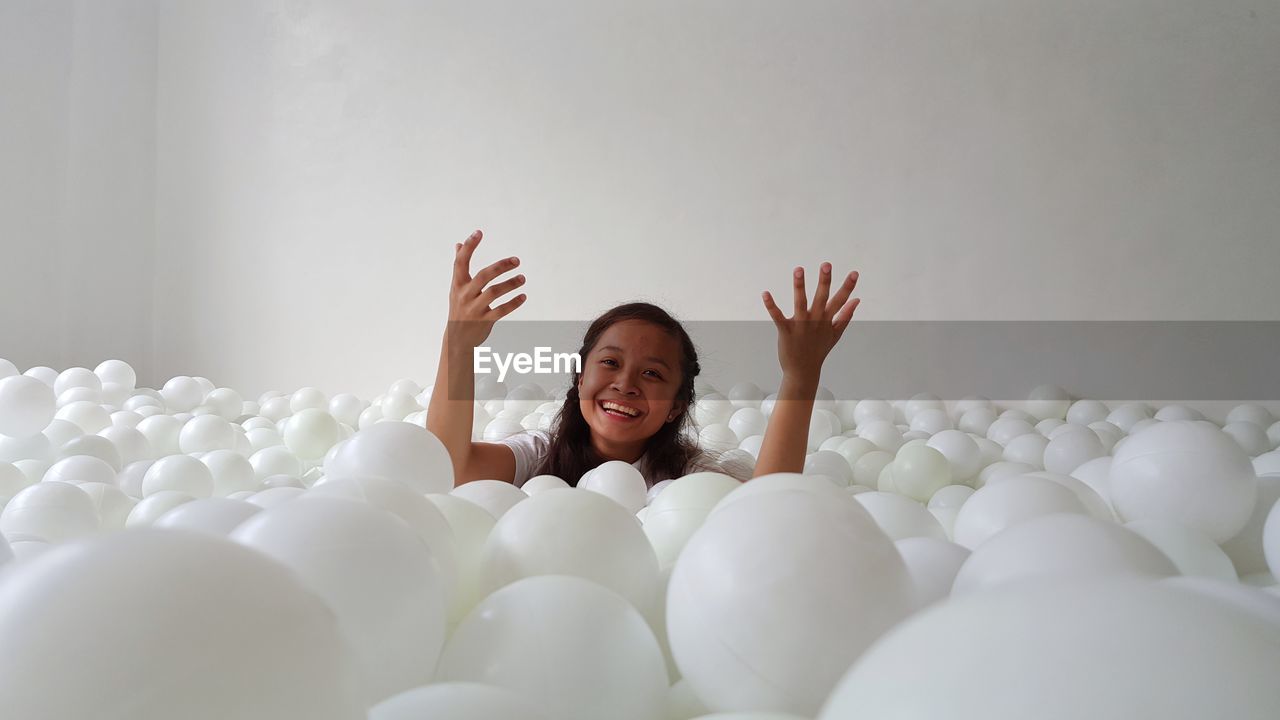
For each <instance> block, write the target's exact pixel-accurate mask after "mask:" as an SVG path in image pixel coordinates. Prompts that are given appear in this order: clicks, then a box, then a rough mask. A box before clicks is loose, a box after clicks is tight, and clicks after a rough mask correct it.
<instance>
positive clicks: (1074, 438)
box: [1042, 426, 1106, 475]
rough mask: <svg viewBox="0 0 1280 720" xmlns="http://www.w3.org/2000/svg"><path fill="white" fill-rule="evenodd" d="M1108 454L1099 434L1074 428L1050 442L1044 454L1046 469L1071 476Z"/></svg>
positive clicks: (1085, 429)
mask: <svg viewBox="0 0 1280 720" xmlns="http://www.w3.org/2000/svg"><path fill="white" fill-rule="evenodd" d="M1105 454H1106V449H1105V448H1104V447H1103V446H1102V441H1101V440H1100V439H1098V435H1097V433H1095V432H1094V431H1092V430H1090V429H1089V428H1087V427H1080V426H1072V429H1070V430H1068V431H1065V432H1062V433H1059V434H1057V435H1055V436H1054V437H1053V439H1051V440H1049V442H1048V443H1047V444H1046V445H1045V447H1044V450H1043V452H1042V457H1043V460H1044V469H1045V470H1048V471H1049V472H1053V473H1060V474H1063V475H1070V474H1071V471H1073V470H1075V469H1076V468H1078V467H1080V466H1081V465H1083V464H1084V463H1086V462H1088V461H1090V460H1093V459H1095V458H1100V457H1102V456H1103V455H1105Z"/></svg>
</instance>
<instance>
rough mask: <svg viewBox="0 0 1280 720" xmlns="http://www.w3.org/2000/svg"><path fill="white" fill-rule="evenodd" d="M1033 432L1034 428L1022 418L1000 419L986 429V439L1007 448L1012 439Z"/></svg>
mask: <svg viewBox="0 0 1280 720" xmlns="http://www.w3.org/2000/svg"><path fill="white" fill-rule="evenodd" d="M1035 431H1036V429H1035V427H1034V426H1033V425H1032V424H1031V423H1029V422H1027V421H1026V420H1023V419H1022V418H1018V417H1001V418H997V419H996V421H995V422H993V423H991V426H990V427H988V428H987V439H988V440H992V441H994V442H996V443H998V444H999V445H1000V446H1001V447H1007V446H1008V445H1009V443H1010V442H1012V441H1013V439H1014V438H1016V437H1019V436H1022V435H1029V434H1031V433H1034V432H1035Z"/></svg>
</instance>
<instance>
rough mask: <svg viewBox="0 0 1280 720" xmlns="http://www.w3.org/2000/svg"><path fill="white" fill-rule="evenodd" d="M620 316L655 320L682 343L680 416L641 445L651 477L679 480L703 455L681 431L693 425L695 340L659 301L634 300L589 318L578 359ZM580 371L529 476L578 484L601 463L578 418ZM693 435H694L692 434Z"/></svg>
mask: <svg viewBox="0 0 1280 720" xmlns="http://www.w3.org/2000/svg"><path fill="white" fill-rule="evenodd" d="M623 320H644V321H645V322H649V323H653V324H654V325H657V326H659V327H661V328H662V329H664V330H666V331H667V332H668V333H670V334H671V335H672V336H673V337H675V338H677V339H678V340H679V341H680V348H681V351H682V352H681V359H680V370H681V372H680V389H679V390H678V391H677V392H676V398H675V399H676V403H677V404H679V405H683V410H681V411H680V415H679V416H678V417H677V418H675V419H674V420H672V421H671V422H668V423H663V425H662V429H660V430H658V432H656V433H654V435H653V437H650V438H649V440H648V442H647V443H645V453H646V454H647V455H648V460H647V463H648V465H647V467H646V469H647V470H649V471H650V472H651V473H652V474H653V475H654V477H656V478H659V479H664V478H677V477H681V476H683V475H684V474H685V469H686V468H687V467H688V466H689V463H690V461H691V460H692V459H693V458H694V457H696V456H697V455H698V454H699V453H701V452H702V451H701V449H700V448H699V447H698V444H697V443H696V442H695V441H693V440H691V439H690V438H689V437H687V436H686V434H685V428H686V427H692V421H691V419H690V414H689V413H690V411H691V410H692V409H693V403H694V397H693V394H694V393H693V379H694V378H695V377H697V376H698V373H699V372H701V371H702V368H701V367H700V366H699V365H698V351H697V350H696V349H694V347H693V340H691V339H690V338H689V333H687V332H685V329H684V326H682V325H681V324H680V322H679V321H678V320H676V319H675V318H673V317H672V316H671V314H670V313H668V312H667V311H666V310H663V309H662V308H660V307H658V306H657V305H652V304H650V303H646V302H634V303H626V304H623V305H618V306H617V307H615V308H613V309H611V310H609V311H608V312H606V313H604V314H603V315H601V316H600V317H598V318H596V319H595V320H593V321H592V323H591V326H590V327H588V328H587V333H586V335H584V336H583V338H582V347H581V348H579V349H578V357H580V358H582V359H583V360H585V359H586V357H587V355H589V354H590V353H591V350H592V349H593V348H595V346H596V343H597V342H598V341H599V340H600V336H601V335H603V334H604V331H605V330H607V329H608V328H609V327H610V326H611V325H613V324H614V323H617V322H622V321H623ZM580 376H581V373H577V372H575V373H573V381H572V383H571V384H570V386H569V394H568V395H567V396H565V399H564V404H563V405H561V406H560V411H559V412H557V413H556V417H555V419H554V420H553V421H552V424H551V430H550V433H549V435H550V440H549V442H548V445H549V447H548V452H547V454H546V456H545V457H543V459H542V461H541V462H540V463H538V466H537V467H536V468H535V469H534V470H533V472H532V473H531V474H530V477H533V476H536V475H555V476H556V477H559V478H561V479H562V480H564V481H565V482H567V483H569V484H570V485H572V486H577V484H578V480H579V479H580V478H581V477H582V475H583V474H584V473H586V472H587V471H588V470H591V469H592V468H594V467H596V466H597V465H600V464H601V463H602V462H604V458H602V457H600V455H599V454H598V453H597V452H596V451H595V448H593V447H592V445H591V426H590V425H588V424H587V419H586V418H585V417H583V416H582V408H581V407H580V406H579V404H578V402H579V398H578V380H579V378H580ZM694 437H696V434H695V435H694Z"/></svg>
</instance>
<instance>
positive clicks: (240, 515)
mask: <svg viewBox="0 0 1280 720" xmlns="http://www.w3.org/2000/svg"><path fill="white" fill-rule="evenodd" d="M260 512H262V508H260V507H258V506H257V505H254V504H253V503H249V502H245V501H244V500H232V499H230V498H223V497H215V498H204V499H200V500H191V501H189V502H183V503H179V504H178V505H177V506H175V507H173V508H171V509H169V510H168V511H166V512H165V513H164V514H162V515H160V516H159V517H158V518H157V519H156V520H154V521H153V522H152V523H151V524H152V525H154V526H155V527H162V528H170V529H173V530H191V531H193V532H199V533H205V534H206V535H213V536H215V537H226V536H228V535H230V534H231V533H232V531H234V530H235V529H236V528H237V527H239V526H240V524H241V523H243V522H244V521H245V520H248V519H249V518H251V517H253V516H254V515H257V514H258V513H260Z"/></svg>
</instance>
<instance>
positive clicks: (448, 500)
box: [426, 493, 496, 630]
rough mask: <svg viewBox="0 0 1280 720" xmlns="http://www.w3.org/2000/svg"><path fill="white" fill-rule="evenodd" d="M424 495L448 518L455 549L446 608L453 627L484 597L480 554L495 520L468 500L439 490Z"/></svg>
mask: <svg viewBox="0 0 1280 720" xmlns="http://www.w3.org/2000/svg"><path fill="white" fill-rule="evenodd" d="M426 498H427V500H428V501H430V502H431V504H432V505H435V506H436V509H438V510H439V511H440V512H441V513H442V514H443V515H444V517H445V519H446V520H448V521H449V527H450V528H452V529H453V542H454V547H455V549H456V551H457V553H458V563H457V565H458V584H457V590H456V591H455V594H454V603H453V606H452V607H451V608H450V612H449V623H450V625H449V627H450V629H451V630H452V628H453V627H455V626H456V624H457V623H458V621H460V620H462V618H463V617H464V616H465V615H466V614H467V613H468V612H470V611H471V609H472V608H473V607H475V605H476V603H478V602H480V600H482V599H483V598H484V595H483V594H482V592H481V590H480V558H481V555H482V553H483V551H484V543H485V541H486V540H488V539H489V533H490V532H492V531H493V526H494V525H495V524H496V521H495V520H494V519H493V516H492V515H490V514H489V513H488V511H486V510H485V509H484V508H482V507H480V506H479V505H476V504H475V503H473V502H471V501H469V500H463V499H462V498H459V497H454V496H452V495H441V494H439V493H432V494H430V495H427V496H426Z"/></svg>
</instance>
